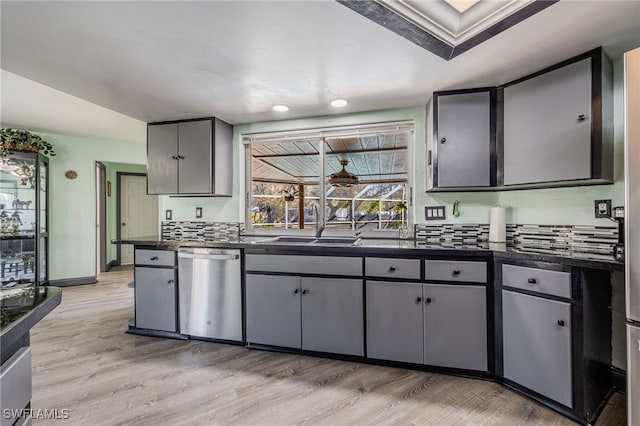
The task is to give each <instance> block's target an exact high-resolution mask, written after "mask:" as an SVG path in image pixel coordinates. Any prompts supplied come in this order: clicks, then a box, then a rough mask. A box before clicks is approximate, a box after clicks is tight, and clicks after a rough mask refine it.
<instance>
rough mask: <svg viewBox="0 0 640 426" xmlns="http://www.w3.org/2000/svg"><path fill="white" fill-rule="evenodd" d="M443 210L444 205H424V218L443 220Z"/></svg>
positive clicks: (444, 209)
mask: <svg viewBox="0 0 640 426" xmlns="http://www.w3.org/2000/svg"><path fill="white" fill-rule="evenodd" d="M445 211H446V208H445V206H426V207H425V208H424V218H425V219H426V220H444V219H445V216H446V214H445Z"/></svg>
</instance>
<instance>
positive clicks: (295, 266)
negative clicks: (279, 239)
mask: <svg viewBox="0 0 640 426" xmlns="http://www.w3.org/2000/svg"><path fill="white" fill-rule="evenodd" d="M245 268H246V270H247V271H261V272H282V273H287V274H318V275H347V276H362V258H361V257H334V256H289V255H280V254H273V255H271V254H270V255H264V254H248V255H247V256H246V262H245Z"/></svg>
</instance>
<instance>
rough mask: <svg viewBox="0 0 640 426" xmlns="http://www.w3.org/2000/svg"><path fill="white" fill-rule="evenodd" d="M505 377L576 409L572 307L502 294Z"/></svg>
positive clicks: (513, 293)
mask: <svg viewBox="0 0 640 426" xmlns="http://www.w3.org/2000/svg"><path fill="white" fill-rule="evenodd" d="M502 315H503V319H502V321H503V326H502V329H503V358H504V377H505V378H507V379H509V380H512V381H514V382H516V383H518V384H520V385H522V386H524V387H526V388H529V389H531V390H533V391H535V392H538V393H539V394H542V395H544V396H546V397H548V398H551V399H553V400H554V401H557V402H559V403H561V404H563V405H565V406H567V407H573V397H572V368H571V367H572V363H571V304H570V303H568V302H561V301H557V300H551V299H545V298H542V297H537V296H531V295H528V294H522V293H517V292H514V291H509V290H503V291H502Z"/></svg>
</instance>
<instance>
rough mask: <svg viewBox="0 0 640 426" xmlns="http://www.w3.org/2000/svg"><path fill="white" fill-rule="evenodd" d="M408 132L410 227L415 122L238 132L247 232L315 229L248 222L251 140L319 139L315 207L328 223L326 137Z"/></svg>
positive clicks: (408, 211)
mask: <svg viewBox="0 0 640 426" xmlns="http://www.w3.org/2000/svg"><path fill="white" fill-rule="evenodd" d="M400 132H408V133H409V135H410V137H409V143H408V146H407V158H408V161H407V194H406V195H407V200H406V202H407V213H406V214H407V225H408V226H409V227H410V228H411V227H412V226H413V214H412V213H413V212H412V209H413V184H414V182H413V180H414V176H413V161H414V156H413V151H414V145H415V135H416V131H415V121H414V120H404V121H393V122H381V123H370V124H361V125H352V126H339V127H326V128H313V129H304V130H290V131H287V130H285V131H277V132H262V133H247V134H242V135H240V141H241V143H242V144H243V145H244V157H245V173H244V175H245V176H244V178H245V180H244V182H245V187H244V190H245V194H244V207H243V209H244V217H245V229H246V233H247V234H249V235H279V234H311V233H313V232H314V229H304V230H300V229H264V228H254V227H253V224H252V221H251V206H252V205H253V194H252V193H253V191H252V187H253V175H252V174H253V165H252V159H253V156H252V148H253V144H254V143H269V142H273V143H276V142H278V141H286V140H289V141H294V140H300V139H318V154H319V160H318V161H319V163H320V176H321V177H322V178H321V179H320V180H319V185H320V188H319V200H318V202H319V206H322V208H319V209H318V214H319V218H318V219H319V221H320V222H321V223H322V224H326V223H327V218H326V203H327V196H326V191H327V177H326V162H325V159H326V153H325V150H326V145H327V144H326V140H327V139H333V138H336V137H355V136H360V137H362V136H366V135H372V134H379V133H400ZM328 232H330V233H332V234H353V231H347V230H331V231H328ZM368 232H372V233H380V234H383V233H389V232H390V231H389V230H368Z"/></svg>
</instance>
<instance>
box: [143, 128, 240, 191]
mask: <svg viewBox="0 0 640 426" xmlns="http://www.w3.org/2000/svg"><path fill="white" fill-rule="evenodd" d="M232 138H233V127H232V126H231V125H229V124H227V123H225V122H224V121H222V120H219V119H217V118H213V119H203V120H188V121H180V122H170V123H155V124H154V123H152V124H149V125H148V130H147V192H148V193H149V194H193V195H196V194H200V195H225V196H230V195H231V194H232V191H233V168H232V164H233V141H232Z"/></svg>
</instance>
